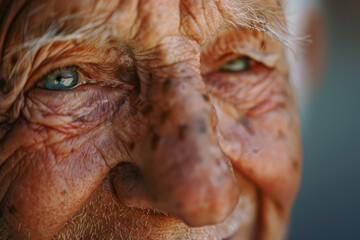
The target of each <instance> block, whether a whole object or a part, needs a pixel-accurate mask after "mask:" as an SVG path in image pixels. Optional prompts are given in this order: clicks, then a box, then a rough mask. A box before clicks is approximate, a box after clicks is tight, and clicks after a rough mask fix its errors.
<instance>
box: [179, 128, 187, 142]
mask: <svg viewBox="0 0 360 240" xmlns="http://www.w3.org/2000/svg"><path fill="white" fill-rule="evenodd" d="M187 129H188V126H187V125H186V124H182V125H180V126H179V129H178V139H179V140H180V141H182V140H184V139H185V132H186V130H187Z"/></svg>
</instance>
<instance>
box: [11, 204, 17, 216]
mask: <svg viewBox="0 0 360 240" xmlns="http://www.w3.org/2000/svg"><path fill="white" fill-rule="evenodd" d="M9 212H10V213H11V214H15V212H16V208H15V206H14V205H10V207H9Z"/></svg>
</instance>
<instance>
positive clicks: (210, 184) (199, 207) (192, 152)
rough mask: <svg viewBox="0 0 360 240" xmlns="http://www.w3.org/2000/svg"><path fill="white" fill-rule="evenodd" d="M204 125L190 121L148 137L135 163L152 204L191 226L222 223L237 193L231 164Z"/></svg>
mask: <svg viewBox="0 0 360 240" xmlns="http://www.w3.org/2000/svg"><path fill="white" fill-rule="evenodd" d="M208 126H209V121H205V120H194V121H193V122H192V123H191V122H190V123H189V125H187V126H186V127H184V126H179V128H180V129H179V130H176V128H175V127H173V128H171V129H172V130H171V131H170V132H168V133H165V134H156V137H154V135H152V136H149V142H148V143H145V144H144V148H142V151H141V152H142V153H145V152H146V155H145V156H144V154H142V161H141V162H140V164H139V166H140V169H141V172H142V174H143V177H144V184H145V185H146V189H147V191H148V194H149V196H150V198H151V201H152V204H153V206H155V207H156V208H158V209H161V210H163V211H166V212H169V213H171V214H175V215H176V216H178V217H179V218H181V219H182V220H183V221H184V222H185V223H187V224H188V225H190V226H193V227H197V226H203V225H209V224H215V223H218V222H221V221H223V220H224V219H225V218H226V217H227V216H228V215H229V214H230V213H231V212H232V210H233V209H234V207H235V205H236V203H237V202H238V197H239V191H238V188H237V186H236V182H235V178H234V176H233V174H232V169H231V164H226V160H227V159H226V157H225V156H224V154H223V153H222V151H221V150H220V148H219V146H218V145H217V141H216V138H215V135H214V133H212V131H211V130H206V129H209V128H208ZM178 131H182V133H181V134H180V135H181V136H180V137H181V140H179V134H178V133H176V132H178ZM154 139H156V144H155V146H154V143H153V141H154ZM147 146H151V147H150V149H149V148H148V147H147ZM229 166H230V167H229Z"/></svg>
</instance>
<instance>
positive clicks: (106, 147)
mask: <svg viewBox="0 0 360 240" xmlns="http://www.w3.org/2000/svg"><path fill="white" fill-rule="evenodd" d="M228 3H229V0H222V1H212V0H203V1H201V0H196V1H191V0H183V1H175V0H174V1H169V0H142V1H141V0H138V1H136V0H109V1H99V0H83V1H64V0H62V1H57V0H55V1H40V0H34V1H26V0H15V1H7V0H3V1H0V7H1V8H0V9H1V10H0V19H1V21H0V23H1V24H0V25H1V26H0V32H1V38H0V49H1V54H2V55H1V62H0V64H1V65H0V74H1V75H0V77H1V78H0V239H124V238H125V239H144V238H145V239H246V240H247V239H261V240H279V239H283V238H284V237H285V235H286V227H287V222H288V219H289V215H290V211H291V206H292V203H293V200H294V197H295V195H296V191H297V188H298V182H299V176H300V169H301V146H300V140H299V132H298V120H297V113H296V109H295V104H294V97H293V94H292V90H291V88H290V85H289V82H288V72H287V67H286V60H285V59H284V54H283V46H282V44H281V42H278V41H277V40H275V39H273V38H272V37H271V36H269V35H266V34H265V33H264V32H259V31H257V30H251V29H245V28H234V27H232V24H231V23H230V22H231V21H233V20H234V19H232V16H235V15H236V14H238V13H239V12H236V11H235V12H234V9H232V8H229V7H228V6H229V5H228ZM258 4H260V6H262V7H263V8H265V9H266V8H267V7H268V6H279V4H280V2H278V1H276V0H268V1H259V3H258ZM269 9H270V8H269ZM237 10H239V9H237ZM235 13H236V14H235ZM276 14H279V15H278V16H277V17H278V18H279V19H280V21H281V19H282V16H281V11H277V12H276ZM47 39H49V40H48V41H47ZM21 46H22V47H21ZM239 56H248V57H249V58H250V59H252V60H251V67H250V69H248V70H246V71H244V72H232V73H230V72H221V71H219V70H218V69H219V67H220V66H221V65H222V64H224V63H226V62H228V61H230V60H232V59H235V58H237V57H239ZM66 66H76V69H78V72H79V76H80V79H81V82H82V83H84V84H82V85H80V86H78V87H76V88H74V89H72V90H67V91H51V90H47V89H44V88H43V87H41V84H39V83H40V80H41V79H42V77H43V76H44V75H46V74H47V73H48V72H50V71H51V70H54V69H57V68H61V67H66Z"/></svg>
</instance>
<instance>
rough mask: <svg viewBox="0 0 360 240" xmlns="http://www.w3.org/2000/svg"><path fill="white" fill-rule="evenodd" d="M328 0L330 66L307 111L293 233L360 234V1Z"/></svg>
mask: <svg viewBox="0 0 360 240" xmlns="http://www.w3.org/2000/svg"><path fill="white" fill-rule="evenodd" d="M290 1H291V0H290ZM324 6H325V9H324V10H325V15H326V21H327V24H328V27H327V37H328V55H327V56H328V58H327V59H328V60H327V69H326V72H325V77H324V80H323V82H322V85H321V87H320V88H319V89H318V90H317V92H316V93H315V95H314V97H313V99H312V101H311V102H310V104H309V105H308V108H307V110H306V111H305V114H303V115H302V116H301V118H302V120H303V130H302V132H303V145H304V169H303V179H302V186H301V189H300V192H299V196H298V198H297V201H296V203H295V208H294V211H293V217H292V222H291V228H290V234H289V239H290V240H305V239H306V240H313V239H314V240H322V239H326V240H333V239H336V240H360V106H359V105H360V60H359V58H360V1H359V0H343V1H339V0H327V1H324Z"/></svg>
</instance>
